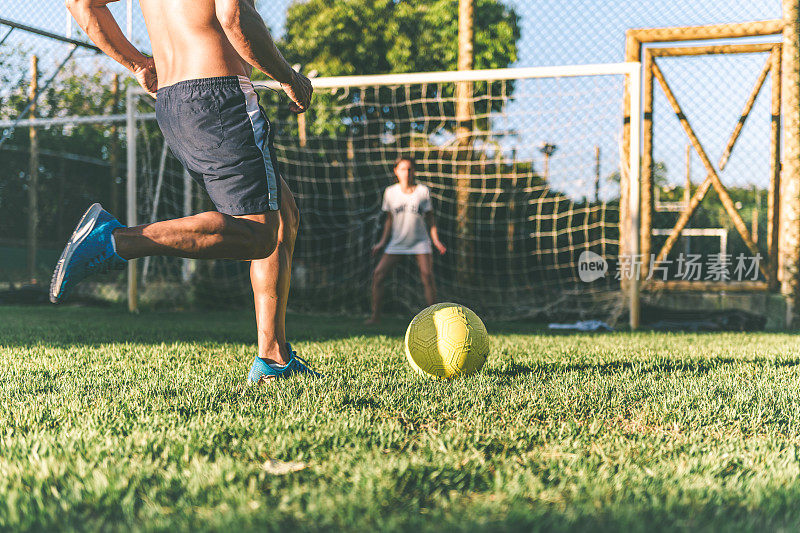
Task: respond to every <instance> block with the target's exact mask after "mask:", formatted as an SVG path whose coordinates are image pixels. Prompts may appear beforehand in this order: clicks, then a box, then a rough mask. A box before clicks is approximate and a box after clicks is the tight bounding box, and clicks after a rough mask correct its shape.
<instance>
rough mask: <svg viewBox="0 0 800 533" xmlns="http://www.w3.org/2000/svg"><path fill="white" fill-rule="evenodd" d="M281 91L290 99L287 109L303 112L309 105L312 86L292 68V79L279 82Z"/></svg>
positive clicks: (312, 91)
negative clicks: (286, 81)
mask: <svg viewBox="0 0 800 533" xmlns="http://www.w3.org/2000/svg"><path fill="white" fill-rule="evenodd" d="M281 87H282V88H283V91H284V92H285V93H286V94H287V95H288V96H289V98H291V99H292V103H291V104H289V110H290V111H291V112H292V113H304V112H305V111H306V110H308V107H309V106H310V105H311V95H312V94H313V93H314V88H313V87H312V86H311V81H310V80H309V79H308V78H306V77H305V76H303V75H302V74H300V73H299V72H297V71H296V70H294V69H292V81H291V82H289V83H281Z"/></svg>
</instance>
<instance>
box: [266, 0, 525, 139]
mask: <svg viewBox="0 0 800 533" xmlns="http://www.w3.org/2000/svg"><path fill="white" fill-rule="evenodd" d="M475 20H476V28H475V48H474V50H475V52H474V54H475V65H474V67H475V68H476V69H493V68H505V67H508V66H509V65H510V64H511V63H513V62H514V61H516V59H517V41H518V40H519V38H520V29H519V25H518V16H517V14H516V13H515V12H514V10H513V9H511V8H510V7H508V6H506V5H504V4H502V3H501V2H499V1H498V0H476V5H475ZM279 46H280V48H281V50H283V52H284V55H285V56H286V58H287V59H288V60H289V61H290V62H291V63H299V64H301V65H302V66H303V70H304V72H310V71H312V70H316V71H317V72H318V73H319V75H320V76H342V75H366V74H387V73H403V72H425V71H440V70H455V69H456V66H457V58H458V0H432V1H431V0H346V1H341V2H329V1H327V0H308V1H304V2H295V3H293V4H292V5H291V6H290V7H289V10H288V12H287V19H286V34H285V36H284V38H283V39H282V42H281V43H280V45H279ZM424 90H425V93H424V94H423V93H422V91H423V88H421V87H415V88H411V89H406V88H397V89H390V88H382V89H380V90H377V89H368V90H367V91H362V90H360V89H355V90H351V91H349V92H348V93H347V95H345V96H344V97H342V96H340V97H339V98H338V99H337V100H335V101H333V99H332V98H330V97H329V96H328V95H321V94H320V95H318V98H319V100H318V105H317V106H316V110H315V111H314V114H313V119H312V121H311V126H310V127H311V128H312V133H313V134H317V135H319V134H327V135H330V136H337V135H342V134H345V133H349V134H351V135H360V134H363V133H368V134H370V135H376V136H380V135H381V134H382V133H390V134H392V135H398V134H406V133H410V132H416V133H423V134H432V133H436V132H437V131H452V130H453V129H454V127H455V124H454V119H455V112H454V109H450V108H452V107H454V106H453V103H452V96H453V91H454V87H453V85H452V84H446V85H443V86H441V87H440V86H437V85H435V84H433V85H429V86H427V87H425V89H424ZM488 90H489V87H488V84H485V83H483V84H480V83H478V84H476V87H475V92H474V94H475V97H476V98H480V97H481V96H485V95H486V93H487V91H488ZM491 90H492V91H493V92H497V93H498V94H496V95H495V96H499V92H500V90H501V88H500V87H499V86H498V85H497V84H495V85H494V86H493V87H492V89H491ZM512 91H513V87H509V86H506V87H505V90H504V93H505V95H506V96H510V94H511V92H512ZM329 99H330V100H332V101H330V102H328V101H326V100H329ZM411 100H414V101H422V102H426V103H427V104H425V105H428V106H430V110H426V109H424V108H422V109H415V110H413V113H412V110H410V109H408V108H407V106H404V105H403V103H404V102H408V101H411ZM506 100H507V99H499V98H494V99H492V107H493V109H494V110H499V109H501V108H502V106H503V105H504V103H505V101H506ZM441 101H445V102H447V103H446V104H445V109H444V113H442V110H441V109H440V102H441ZM389 103H391V105H388V104H389ZM327 107H338V108H340V109H341V111H340V112H339V113H332V112H331V111H329V110H327V109H325V108H327ZM428 111H430V113H429V112H428ZM434 112H435V114H437V115H438V114H442V115H444V116H445V117H448V119H447V120H445V121H444V123H442V122H441V121H435V122H434V121H431V122H430V123H428V122H427V121H424V120H421V119H422V118H424V117H425V116H429V115H431V114H433V113H434ZM334 115H335V116H334ZM450 117H452V119H451V118H450ZM279 118H284V117H279ZM476 127H478V128H479V129H484V130H485V129H488V128H489V124H488V123H487V122H486V121H484V122H482V123H479V124H477V125H476Z"/></svg>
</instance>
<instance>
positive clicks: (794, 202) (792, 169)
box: [779, 0, 800, 328]
mask: <svg viewBox="0 0 800 533" xmlns="http://www.w3.org/2000/svg"><path fill="white" fill-rule="evenodd" d="M799 17H800V0H783V20H784V30H783V66H782V69H781V70H782V74H783V76H782V78H783V80H782V85H783V87H782V88H781V90H782V100H783V111H784V113H783V116H784V117H785V120H784V123H783V149H784V156H783V173H782V175H781V195H780V223H781V235H780V239H779V243H780V244H779V246H780V248H781V249H780V258H781V292H782V293H783V295H784V296H785V297H786V326H787V327H790V328H795V327H798V326H800V23H799V21H798V18H799Z"/></svg>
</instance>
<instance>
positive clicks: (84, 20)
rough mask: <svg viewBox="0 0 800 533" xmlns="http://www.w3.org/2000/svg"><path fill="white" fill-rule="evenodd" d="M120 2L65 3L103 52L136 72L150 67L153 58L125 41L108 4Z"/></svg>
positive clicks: (73, 0) (80, 0)
mask: <svg viewBox="0 0 800 533" xmlns="http://www.w3.org/2000/svg"><path fill="white" fill-rule="evenodd" d="M116 1H117V0H66V5H67V9H69V12H70V13H71V14H72V16H73V17H75V20H76V21H77V22H78V25H79V26H80V27H81V28H83V31H85V32H86V35H88V36H89V38H90V39H91V40H92V42H93V43H94V44H96V45H97V47H98V48H100V50H102V51H103V52H105V53H106V54H108V56H109V57H111V59H114V60H115V61H117V62H118V63H120V64H121V65H122V66H124V67H125V68H127V69H128V70H130V71H131V72H134V73H135V72H136V71H137V70H139V69H142V68H147V66H148V65H150V61H151V59H150V58H148V57H147V56H145V55H144V54H142V53H141V52H140V51H139V50H137V49H136V47H135V46H133V45H132V44H131V42H130V41H129V40H128V39H127V38H125V35H124V34H123V33H122V30H121V29H120V27H119V25H118V24H117V21H116V20H114V16H113V15H112V14H111V11H109V9H108V7H106V4H109V3H111V2H116Z"/></svg>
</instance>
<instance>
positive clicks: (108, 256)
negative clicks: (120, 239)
mask: <svg viewBox="0 0 800 533" xmlns="http://www.w3.org/2000/svg"><path fill="white" fill-rule="evenodd" d="M121 227H124V226H123V225H122V224H120V222H119V221H118V220H117V219H116V218H114V217H113V216H111V215H110V214H109V213H108V212H107V211H105V210H104V209H103V207H102V206H101V205H100V204H92V206H91V207H90V208H89V209H87V210H86V213H84V214H83V217H82V218H81V221H80V222H78V226H77V227H76V228H75V231H74V232H72V237H70V238H69V241H68V242H67V246H66V247H65V248H64V251H63V252H62V253H61V257H60V258H59V259H58V263H56V269H55V271H54V272H53V279H52V281H51V282H50V301H51V302H53V303H54V304H57V303H59V302H61V301H63V300H64V298H66V297H67V296H69V293H70V292H72V289H73V288H74V287H75V285H77V284H78V283H79V282H81V281H82V280H84V279H85V278H87V277H88V276H91V275H92V274H97V273H100V272H108V271H109V270H122V269H124V268H125V265H127V264H128V261H126V260H125V259H123V258H121V257H120V256H119V255H117V252H116V250H115V249H114V243H113V240H112V238H111V232H112V231H114V230H115V229H116V228H121Z"/></svg>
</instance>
